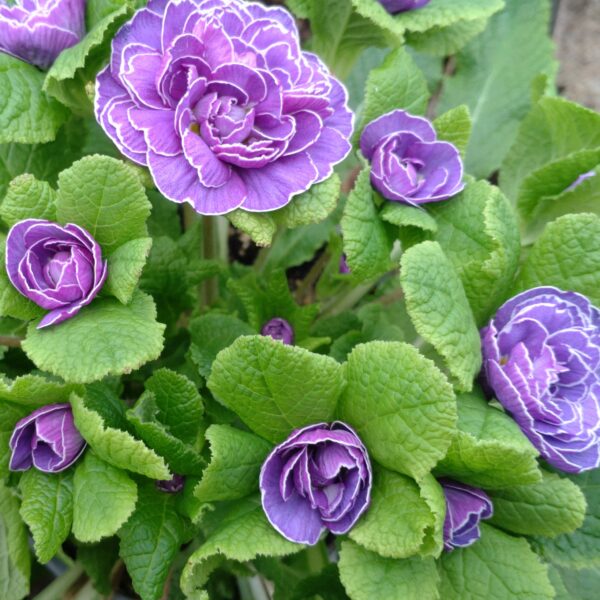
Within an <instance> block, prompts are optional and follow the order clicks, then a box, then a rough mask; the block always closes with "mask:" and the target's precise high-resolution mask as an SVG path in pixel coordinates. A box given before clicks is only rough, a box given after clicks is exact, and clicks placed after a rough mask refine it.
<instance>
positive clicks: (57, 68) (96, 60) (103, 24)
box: [43, 4, 131, 111]
mask: <svg viewBox="0 0 600 600" xmlns="http://www.w3.org/2000/svg"><path fill="white" fill-rule="evenodd" d="M115 8H116V10H115V11H114V12H111V13H110V14H108V15H106V16H105V17H104V18H103V19H101V20H100V21H97V22H95V23H94V25H93V27H92V28H91V29H90V30H89V31H88V33H87V34H86V35H85V36H84V38H83V39H82V40H81V41H80V42H79V43H78V44H76V45H75V46H72V47H70V48H67V49H65V50H63V51H62V52H61V53H60V54H59V55H58V58H57V59H56V60H55V61H54V63H53V64H52V67H51V68H50V70H49V71H48V73H47V74H46V78H45V80H44V88H43V89H44V91H45V92H47V93H48V94H50V95H51V96H54V97H55V98H57V99H58V100H60V101H61V102H62V103H63V104H66V105H67V106H69V107H71V108H73V109H74V110H76V111H77V110H79V111H81V110H82V109H85V108H88V107H87V106H86V105H90V106H89V109H91V103H90V100H89V98H88V97H87V94H86V90H85V84H86V83H87V82H88V81H90V80H92V79H93V78H94V76H95V74H96V72H97V71H98V70H99V69H100V67H101V66H102V60H103V58H104V54H105V52H104V50H108V48H106V47H107V46H108V41H109V40H110V38H111V37H112V36H113V35H114V34H115V32H116V30H117V28H118V27H119V26H120V25H121V24H122V23H123V22H124V21H125V20H126V18H127V17H128V16H129V15H130V13H131V8H130V7H129V6H128V5H127V4H122V5H121V6H119V7H118V8H117V7H115ZM89 20H90V19H89V18H88V21H89ZM94 20H95V19H94Z"/></svg>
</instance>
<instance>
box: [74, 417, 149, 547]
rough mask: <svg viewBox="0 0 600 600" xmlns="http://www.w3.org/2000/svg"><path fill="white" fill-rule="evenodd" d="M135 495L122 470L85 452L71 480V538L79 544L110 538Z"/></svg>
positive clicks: (129, 508)
mask: <svg viewBox="0 0 600 600" xmlns="http://www.w3.org/2000/svg"><path fill="white" fill-rule="evenodd" d="M78 427H79V426H78ZM137 496H138V493H137V485H136V484H135V482H134V481H133V480H132V479H131V477H129V475H127V473H125V471H122V470H121V469H117V468H116V467H114V466H113V465H110V464H108V463H107V462H104V461H103V460H101V459H100V458H98V457H97V456H96V454H94V452H91V451H89V450H88V451H87V452H86V454H85V457H84V459H83V462H81V463H80V464H79V465H78V466H77V468H76V469H75V477H74V479H73V535H74V536H75V537H76V538H77V539H78V540H79V541H80V542H98V541H100V540H101V539H102V538H105V537H109V536H111V535H114V534H115V533H116V532H117V531H118V530H119V528H120V527H121V525H123V523H125V522H126V521H127V519H128V518H129V517H130V515H131V514H132V513H133V510H134V508H135V504H136V502H137Z"/></svg>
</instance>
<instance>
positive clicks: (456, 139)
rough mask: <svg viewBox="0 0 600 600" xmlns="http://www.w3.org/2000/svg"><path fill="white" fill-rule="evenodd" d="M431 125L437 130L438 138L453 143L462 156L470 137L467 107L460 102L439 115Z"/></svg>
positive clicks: (469, 120)
mask: <svg viewBox="0 0 600 600" xmlns="http://www.w3.org/2000/svg"><path fill="white" fill-rule="evenodd" d="M433 126H434V127H435V130H436V132H437V136H438V139H440V140H444V141H445V142H450V143H451V144H454V145H455V146H456V147H457V148H458V149H459V150H460V153H461V154H462V156H463V157H464V155H465V153H466V151H467V146H468V145H469V140H470V139H471V130H472V129H473V123H472V122H471V113H470V112H469V107H468V106H466V105H465V104H461V105H460V106H457V107H456V108H452V109H450V110H449V111H448V112H445V113H444V114H443V115H440V116H439V117H438V118H437V119H436V120H435V121H434V122H433Z"/></svg>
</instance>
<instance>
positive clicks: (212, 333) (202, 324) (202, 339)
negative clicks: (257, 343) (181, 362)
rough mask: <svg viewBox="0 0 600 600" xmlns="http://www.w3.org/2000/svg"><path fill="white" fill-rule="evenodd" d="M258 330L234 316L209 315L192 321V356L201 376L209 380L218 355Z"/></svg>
mask: <svg viewBox="0 0 600 600" xmlns="http://www.w3.org/2000/svg"><path fill="white" fill-rule="evenodd" d="M255 333H256V330H254V329H252V327H250V325H248V324H247V323H245V322H244V321H241V320H240V319H238V318H237V317H234V316H232V315H224V314H220V313H207V314H206V315H202V316H201V317H198V318H196V319H194V320H193V321H191V323H190V335H191V336H192V345H191V346H190V356H191V358H192V360H193V361H194V363H195V364H196V366H197V367H198V370H199V371H200V375H202V377H204V378H208V376H209V375H210V371H211V368H212V364H213V362H214V360H215V358H216V357H217V354H218V353H219V352H220V351H221V350H223V349H224V348H227V346H231V344H233V342H234V341H235V340H236V339H237V338H239V337H240V336H242V335H253V334H255Z"/></svg>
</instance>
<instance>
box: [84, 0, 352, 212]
mask: <svg viewBox="0 0 600 600" xmlns="http://www.w3.org/2000/svg"><path fill="white" fill-rule="evenodd" d="M347 100H348V98H347V93H346V90H345V89H344V87H343V86H342V85H341V84H340V83H339V81H337V80H336V79H335V78H334V77H332V75H331V74H330V72H329V70H328V69H327V67H326V66H325V64H324V63H323V62H322V61H321V60H320V59H319V58H318V57H317V56H316V55H315V54H311V53H309V52H303V51H302V50H301V48H300V41H299V35H298V30H297V28H296V24H295V22H294V19H293V18H292V16H291V15H290V14H289V13H288V12H287V11H286V10H285V9H284V8H281V7H267V6H263V5H262V4H257V3H254V2H245V1H243V0H166V1H165V0H151V1H150V3H149V4H148V6H147V7H146V8H143V9H141V10H139V11H138V12H137V13H136V14H135V15H134V17H133V19H131V21H129V22H128V23H126V24H125V25H124V26H123V27H122V28H121V29H120V30H119V31H118V32H117V35H116V36H115V38H114V39H113V44H112V57H111V62H110V64H109V65H108V66H107V67H106V68H105V69H104V70H103V71H102V72H101V73H100V74H99V75H98V78H97V87H96V118H97V119H98V122H99V123H100V124H101V126H102V127H103V128H104V130H105V131H106V133H107V135H108V136H109V137H110V138H112V140H113V141H114V143H115V144H116V145H117V146H118V147H119V149H120V151H121V152H122V153H123V154H125V155H126V156H128V157H129V158H130V159H131V160H133V161H135V162H137V163H139V164H141V165H146V166H148V168H149V169H150V173H151V174H152V177H153V178H154V182H155V183H156V185H157V187H158V189H159V190H160V191H161V192H162V194H163V195H164V196H165V197H166V198H168V199H169V200H172V201H173V202H178V203H182V202H187V203H189V204H191V205H192V206H193V207H194V209H195V210H196V211H197V212H199V213H201V214H205V215H217V214H225V213H228V212H230V211H232V210H234V209H236V208H242V209H244V210H247V211H252V212H265V211H272V210H275V209H278V208H281V207H282V206H285V205H286V204H288V203H289V202H290V200H291V199H292V197H293V196H295V195H297V194H300V193H302V192H304V191H306V190H307V189H308V188H309V187H310V186H311V185H313V184H314V183H317V182H319V181H322V180H324V179H326V178H327V177H329V175H331V173H332V172H333V166H334V165H335V164H337V163H339V162H340V161H341V160H343V159H344V158H345V157H346V155H347V154H348V153H349V152H350V149H351V144H350V142H349V138H350V135H351V133H352V126H353V115H352V112H351V111H350V110H349V108H348V105H347Z"/></svg>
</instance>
